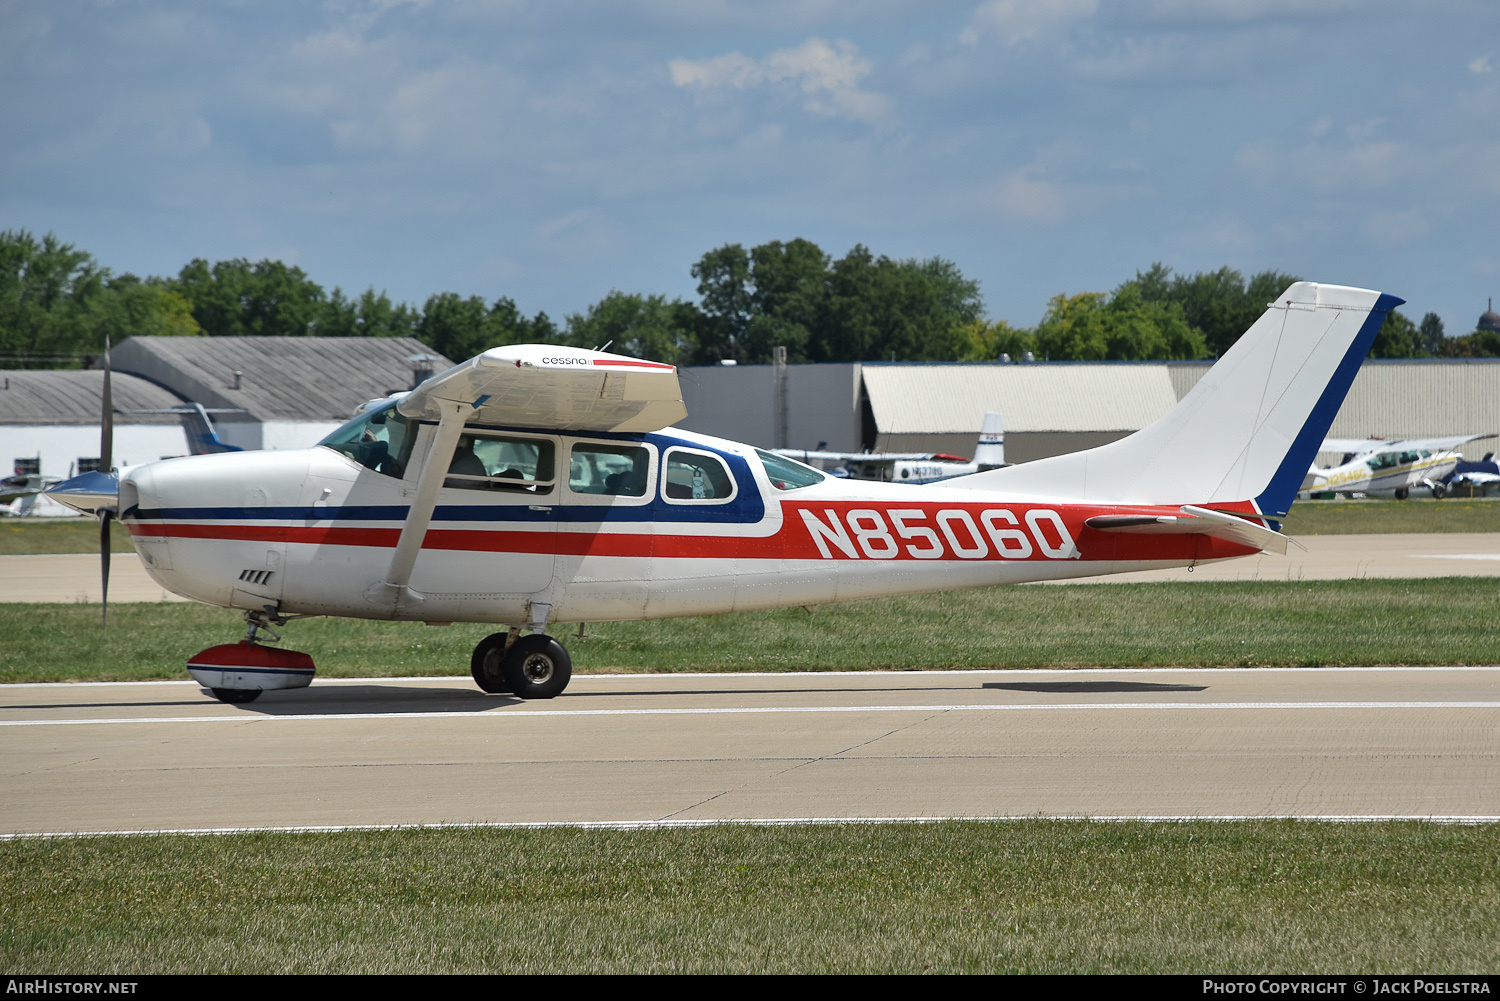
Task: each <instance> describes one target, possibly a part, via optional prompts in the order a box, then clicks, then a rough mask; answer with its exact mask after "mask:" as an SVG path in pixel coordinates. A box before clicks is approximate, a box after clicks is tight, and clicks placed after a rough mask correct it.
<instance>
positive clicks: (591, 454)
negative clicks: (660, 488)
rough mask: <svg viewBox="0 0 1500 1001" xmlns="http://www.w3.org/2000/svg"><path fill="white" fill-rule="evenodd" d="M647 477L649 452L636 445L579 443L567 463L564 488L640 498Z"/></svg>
mask: <svg viewBox="0 0 1500 1001" xmlns="http://www.w3.org/2000/svg"><path fill="white" fill-rule="evenodd" d="M650 476H651V451H650V450H649V449H647V448H644V447H642V446H640V445H623V444H621V445H616V444H604V443H602V442H587V443H580V444H577V445H574V446H573V451H572V455H571V457H570V459H569V462H568V489H570V490H572V491H573V492H574V493H575V494H603V495H605V496H609V497H644V496H646V490H647V488H648V487H649V486H650V485H651V481H650Z"/></svg>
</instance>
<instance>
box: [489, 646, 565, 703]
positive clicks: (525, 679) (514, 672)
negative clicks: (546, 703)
mask: <svg viewBox="0 0 1500 1001" xmlns="http://www.w3.org/2000/svg"><path fill="white" fill-rule="evenodd" d="M500 672H501V673H502V674H503V675H504V676H505V681H506V684H508V685H509V686H510V690H511V691H512V692H514V693H515V694H516V695H519V696H520V697H521V698H523V699H550V698H554V697H556V696H558V695H561V694H562V690H563V689H564V688H567V687H568V680H569V679H570V678H572V677H573V660H572V658H570V657H569V656H568V651H566V650H564V649H563V645H562V644H561V643H559V642H557V640H555V639H553V638H552V637H551V636H545V635H543V634H542V633H532V634H531V635H530V636H522V637H521V638H520V639H518V640H516V641H515V642H514V643H512V644H511V647H510V650H509V651H507V652H506V654H505V658H504V659H503V660H502V661H501V662H500Z"/></svg>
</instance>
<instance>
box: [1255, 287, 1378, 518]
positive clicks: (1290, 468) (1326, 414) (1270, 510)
mask: <svg viewBox="0 0 1500 1001" xmlns="http://www.w3.org/2000/svg"><path fill="white" fill-rule="evenodd" d="M1405 301H1406V300H1405V299H1398V298H1397V297H1396V296H1393V295H1386V294H1385V293H1381V295H1380V298H1379V299H1377V300H1375V305H1374V307H1373V308H1372V309H1371V310H1370V315H1369V316H1367V317H1365V322H1364V325H1363V326H1361V327H1360V328H1359V333H1357V334H1355V335H1354V340H1353V341H1352V342H1351V343H1350V344H1349V350H1348V351H1346V352H1344V358H1343V361H1341V362H1339V367H1338V368H1337V369H1335V370H1334V373H1333V378H1331V379H1329V380H1328V385H1327V386H1325V387H1323V395H1321V396H1319V397H1318V402H1317V403H1316V404H1314V405H1313V408H1312V412H1311V413H1309V414H1308V415H1307V421H1306V422H1305V423H1304V424H1303V425H1302V430H1301V431H1299V432H1298V433H1297V439H1296V440H1295V441H1294V442H1292V447H1291V448H1289V449H1287V453H1286V456H1285V457H1284V458H1283V459H1282V460H1281V465H1280V466H1279V467H1278V468H1277V470H1276V473H1275V475H1274V476H1272V477H1271V482H1270V483H1268V484H1266V488H1265V490H1263V491H1261V494H1260V496H1259V497H1256V498H1255V505H1256V507H1257V508H1258V509H1259V510H1260V512H1261V513H1262V514H1266V515H1273V516H1274V515H1282V514H1286V512H1287V509H1288V508H1289V507H1291V504H1292V501H1293V500H1294V499H1295V498H1296V496H1297V490H1298V488H1300V487H1301V486H1302V481H1303V480H1304V479H1305V478H1306V477H1307V470H1308V467H1309V466H1311V465H1312V461H1313V459H1314V458H1316V457H1317V454H1318V449H1320V448H1322V447H1323V439H1324V438H1326V437H1327V436H1328V429H1329V428H1330V427H1332V426H1333V419H1334V417H1335V416H1337V415H1338V412H1339V407H1341V406H1343V405H1344V397H1345V396H1347V395H1348V393H1349V387H1350V386H1351V385H1353V384H1354V377H1355V376H1356V375H1358V374H1359V367H1360V365H1362V364H1363V363H1364V360H1365V355H1367V354H1369V353H1370V345H1372V344H1374V343H1375V335H1376V334H1378V333H1379V332H1380V326H1381V324H1383V323H1385V317H1386V314H1387V313H1389V312H1390V311H1391V310H1393V309H1395V308H1396V307H1397V306H1399V305H1401V304H1402V303H1403V302H1405ZM1271 527H1272V530H1273V531H1278V532H1279V531H1280V530H1281V525H1280V523H1279V522H1276V523H1273V524H1272V526H1271Z"/></svg>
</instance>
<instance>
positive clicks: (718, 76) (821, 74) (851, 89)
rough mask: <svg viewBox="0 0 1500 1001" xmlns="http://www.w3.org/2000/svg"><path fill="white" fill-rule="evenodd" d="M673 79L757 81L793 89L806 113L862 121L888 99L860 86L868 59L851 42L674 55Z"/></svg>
mask: <svg viewBox="0 0 1500 1001" xmlns="http://www.w3.org/2000/svg"><path fill="white" fill-rule="evenodd" d="M667 68H668V70H669V71H670V72H671V75H672V82H673V83H674V84H676V85H677V86H679V87H692V88H696V89H698V90H716V89H723V88H732V89H734V90H749V89H751V88H754V87H759V86H761V85H762V84H772V85H782V86H790V87H796V88H798V89H799V90H800V91H801V92H802V95H803V100H802V106H803V107H804V108H806V109H807V110H808V111H811V112H814V113H816V114H820V115H827V116H829V117H837V118H852V119H855V120H857V121H862V122H873V121H876V120H878V119H880V118H882V117H884V115H885V114H886V112H887V110H888V108H889V102H888V101H887V100H886V99H885V97H883V96H882V95H880V94H876V93H873V92H871V91H865V90H860V89H859V82H860V81H861V80H862V79H864V78H865V77H866V76H868V75H869V74H870V69H871V63H870V61H869V60H868V59H866V58H864V57H863V56H862V55H860V52H859V48H858V47H857V46H855V45H854V43H852V42H848V41H843V40H839V41H835V42H833V43H832V44H830V43H828V42H825V41H823V40H822V39H821V38H809V39H808V40H807V41H805V42H803V43H802V44H801V45H799V46H797V47H796V48H792V49H779V50H777V51H775V52H773V53H771V54H770V55H769V56H766V57H765V58H764V59H759V60H756V59H752V58H750V57H749V56H746V55H743V54H741V53H739V52H731V53H728V54H727V55H722V56H715V57H713V58H712V59H673V60H671V61H670V62H669V63H668V64H667Z"/></svg>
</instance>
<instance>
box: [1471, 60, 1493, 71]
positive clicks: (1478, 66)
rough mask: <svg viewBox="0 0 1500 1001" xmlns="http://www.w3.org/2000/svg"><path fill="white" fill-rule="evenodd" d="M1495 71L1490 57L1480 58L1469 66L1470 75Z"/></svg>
mask: <svg viewBox="0 0 1500 1001" xmlns="http://www.w3.org/2000/svg"><path fill="white" fill-rule="evenodd" d="M1493 69H1494V67H1493V66H1491V65H1490V57H1489V56H1480V57H1479V58H1478V59H1476V60H1474V61H1473V62H1472V63H1470V64H1469V72H1470V73H1489V72H1490V71H1492V70H1493Z"/></svg>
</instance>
